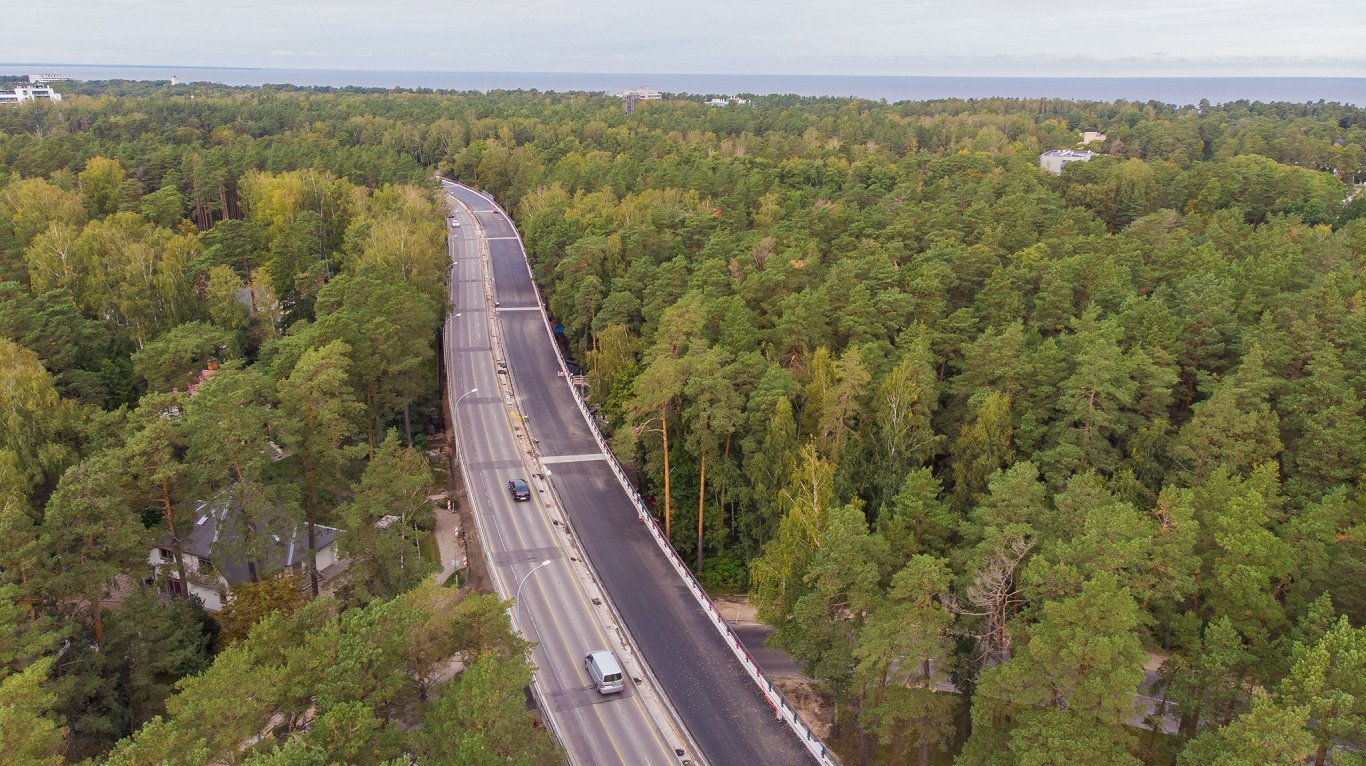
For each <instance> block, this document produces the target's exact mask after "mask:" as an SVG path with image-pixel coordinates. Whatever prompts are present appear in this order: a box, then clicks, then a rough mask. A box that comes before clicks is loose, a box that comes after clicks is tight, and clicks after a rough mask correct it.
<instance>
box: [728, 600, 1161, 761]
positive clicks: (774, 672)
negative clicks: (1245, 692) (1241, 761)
mask: <svg viewBox="0 0 1366 766" xmlns="http://www.w3.org/2000/svg"><path fill="white" fill-rule="evenodd" d="M713 600H714V601H715V602H716V606H717V608H718V609H720V610H721V614H722V615H724V616H725V618H726V621H727V622H729V623H730V625H731V629H732V630H734V631H735V633H736V635H738V636H739V637H740V640H742V641H744V642H745V648H746V649H748V650H749V653H750V655H751V656H752V657H754V659H755V660H756V661H757V662H758V663H759V666H760V667H762V668H763V669H764V672H765V673H767V674H768V675H769V677H771V678H772V679H773V681H774V683H776V684H777V685H778V688H779V689H781V690H782V692H783V696H785V697H787V699H788V701H789V702H791V703H792V705H793V706H794V707H796V708H797V709H798V710H799V711H801V714H802V717H803V718H804V719H805V720H806V721H807V722H808V723H809V724H811V727H812V728H813V729H815V730H816V732H817V733H818V734H820V736H821V737H822V738H825V737H827V736H828V735H829V733H830V727H831V724H832V722H833V719H834V711H833V709H832V708H831V706H830V704H829V700H827V699H825V698H823V697H822V696H821V695H820V694H818V693H817V692H816V691H815V689H814V688H813V686H812V683H811V680H810V679H809V678H807V677H806V676H805V675H803V674H802V668H801V665H800V664H799V663H798V662H797V661H796V660H794V659H792V657H791V656H790V655H788V654H787V653H786V652H784V651H782V650H781V649H775V648H773V647H770V646H768V645H767V644H766V643H765V639H767V638H768V634H769V633H772V632H773V626H771V625H767V624H765V623H762V622H759V621H758V620H757V619H756V618H755V609H754V607H753V606H752V605H750V603H749V598H748V597H747V596H714V597H713ZM1166 659H1167V657H1166V656H1165V655H1163V654H1159V653H1155V652H1149V653H1148V659H1147V661H1146V662H1144V664H1143V676H1144V678H1143V683H1142V685H1141V686H1140V687H1139V690H1138V694H1137V698H1136V699H1135V707H1136V708H1137V710H1136V712H1135V714H1134V716H1133V717H1132V718H1131V719H1130V721H1129V725H1130V726H1133V727H1134V728H1138V729H1148V728H1149V724H1148V723H1146V719H1148V718H1149V717H1150V716H1152V715H1154V714H1155V713H1156V712H1157V710H1158V708H1159V707H1161V705H1162V697H1161V695H1160V694H1156V693H1155V689H1154V686H1155V685H1156V684H1157V682H1158V671H1159V670H1160V669H1161V667H1162V663H1163V662H1165V661H1166ZM941 691H946V692H955V691H956V690H955V689H954V688H953V686H952V685H951V684H948V683H945V684H943V685H942V686H941ZM1164 713H1165V715H1164V716H1163V719H1162V722H1161V728H1162V732H1163V733H1165V734H1174V733H1176V731H1177V729H1178V728H1179V726H1180V722H1181V720H1180V713H1179V711H1178V710H1177V709H1176V706H1175V705H1173V704H1172V703H1170V702H1168V703H1166V708H1165V710H1164Z"/></svg>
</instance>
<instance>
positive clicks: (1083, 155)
mask: <svg viewBox="0 0 1366 766" xmlns="http://www.w3.org/2000/svg"><path fill="white" fill-rule="evenodd" d="M1094 156H1096V153H1095V152H1090V151H1079V150H1077V149H1054V150H1052V151H1047V152H1044V153H1043V154H1040V155H1039V167H1041V168H1043V169H1044V170H1045V171H1047V172H1049V173H1052V174H1053V175H1055V176H1060V175H1062V169H1063V166H1064V165H1066V164H1067V163H1069V162H1089V161H1090V160H1091V158H1092V157H1094Z"/></svg>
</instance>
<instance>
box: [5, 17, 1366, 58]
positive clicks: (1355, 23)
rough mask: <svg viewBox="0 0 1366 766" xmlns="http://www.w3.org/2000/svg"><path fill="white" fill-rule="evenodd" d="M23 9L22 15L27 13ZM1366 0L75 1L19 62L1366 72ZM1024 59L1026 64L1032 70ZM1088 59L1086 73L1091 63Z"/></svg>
mask: <svg viewBox="0 0 1366 766" xmlns="http://www.w3.org/2000/svg"><path fill="white" fill-rule="evenodd" d="M5 4H11V5H14V6H16V7H15V8H12V9H10V11H11V12H10V13H7V14H5V15H6V17H8V18H14V17H15V16H16V14H19V13H20V12H21V9H20V8H19V7H18V3H17V0H0V11H4V10H5V8H4V5H5ZM1363 32H1366V3H1361V2H1357V1H1356V0H1347V1H1344V0H1293V1H1292V0H1198V1H1195V2H1192V1H1191V0H1129V1H1128V2H1126V3H1122V4H1098V3H1095V2H1094V1H1093V0H953V1H952V2H949V1H947V0H862V2H860V3H858V4H856V5H839V4H833V3H831V2H829V0H783V1H782V2H777V1H770V2H755V1H754V0H750V1H749V2H736V0H690V1H689V2H687V3H679V2H676V1H674V0H669V1H668V2H665V1H664V0H577V1H574V0H500V2H496V3H490V2H474V0H446V2H441V3H433V2H430V0H386V2H384V3H373V2H372V1H371V0H329V2H325V3H324V2H321V0H286V1H285V2H279V0H239V1H238V2H237V3H235V4H233V5H231V6H224V5H223V4H222V3H221V2H220V1H219V0H213V1H212V2H211V1H210V0H176V1H175V2H172V1H171V0H137V1H136V2H135V1H134V0H64V3H63V23H62V24H60V25H48V26H42V25H35V26H31V27H29V28H26V30H25V34H24V35H21V36H12V37H10V38H7V39H6V43H5V50H4V53H3V54H0V55H3V56H4V57H5V58H7V59H10V60H12V61H24V60H27V61H65V62H72V63H90V64H100V63H108V64H162V63H181V64H185V65H206V66H269V65H272V64H275V63H278V62H279V61H281V60H282V59H288V60H289V61H290V62H291V65H297V66H302V67H307V66H316V67H340V68H346V67H373V68H383V69H405V68H418V67H422V66H430V65H431V64H432V62H434V61H440V62H443V63H444V65H446V66H449V68H451V69H457V70H458V69H462V68H464V69H476V68H477V69H489V68H492V69H497V70H519V69H520V70H533V69H534V70H545V71H567V70H580V71H582V70H584V69H589V70H594V69H596V70H600V71H622V70H623V69H628V68H631V69H635V70H637V71H655V72H661V71H674V72H702V71H705V72H777V73H782V72H789V73H830V74H887V75H908V74H994V75H1012V74H1032V75H1056V76H1068V75H1072V76H1075V75H1077V74H1079V73H1124V74H1130V75H1145V74H1151V75H1157V74H1161V75H1173V74H1185V75H1209V74H1216V73H1217V74H1229V73H1239V70H1240V68H1243V69H1245V70H1246V71H1247V73H1248V74H1253V73H1256V74H1259V75H1268V74H1285V75H1304V74H1336V75H1339V76H1356V77H1361V76H1366V65H1364V64H1363V63H1362V56H1361V54H1360V53H1359V50H1360V39H1361V37H1362V34H1363ZM1021 66H1023V67H1025V68H1026V69H1025V70H1020V69H1017V67H1021ZM1079 66H1080V67H1085V69H1084V70H1083V71H1082V72H1079V71H1078V70H1077V69H1076V67H1079Z"/></svg>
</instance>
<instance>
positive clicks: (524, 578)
mask: <svg viewBox="0 0 1366 766" xmlns="http://www.w3.org/2000/svg"><path fill="white" fill-rule="evenodd" d="M549 564H550V559H546V560H545V561H542V562H541V563H539V564H537V565H536V566H534V567H532V568H531V571H529V572H527V573H526V574H524V575H522V580H521V582H519V583H517V591H516V593H514V594H513V596H512V600H513V602H514V603H515V605H516V606H515V608H516V609H518V610H520V609H521V608H522V586H523V585H526V581H527V578H529V577H531V576H532V575H534V574H536V570H538V569H540V568H541V567H544V566H548V565H549Z"/></svg>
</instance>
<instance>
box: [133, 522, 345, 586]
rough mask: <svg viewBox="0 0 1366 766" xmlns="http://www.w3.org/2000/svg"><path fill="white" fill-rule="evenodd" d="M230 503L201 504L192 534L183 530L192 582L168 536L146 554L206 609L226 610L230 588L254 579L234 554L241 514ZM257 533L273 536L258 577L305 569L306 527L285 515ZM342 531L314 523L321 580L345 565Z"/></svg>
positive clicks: (167, 580)
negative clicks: (180, 567)
mask: <svg viewBox="0 0 1366 766" xmlns="http://www.w3.org/2000/svg"><path fill="white" fill-rule="evenodd" d="M230 507H231V506H230V503H229V502H228V501H227V500H226V498H223V499H220V500H215V501H212V502H208V503H200V504H199V505H198V506H197V507H196V508H195V513H194V519H195V520H194V524H193V526H191V527H190V529H189V532H188V533H186V532H184V531H182V532H181V539H180V544H181V554H182V556H183V557H184V561H185V579H187V580H188V581H189V582H188V583H186V584H182V583H181V582H180V572H179V570H178V569H177V568H176V564H175V554H174V553H173V551H172V542H171V539H170V538H169V537H167V538H165V539H163V540H162V541H161V542H160V543H158V544H157V547H155V548H153V549H152V551H151V553H150V554H149V555H148V557H147V561H148V563H150V564H151V565H152V570H153V577H154V579H155V580H157V581H158V582H161V583H163V584H164V585H165V587H166V588H167V589H168V590H171V591H173V592H176V593H186V592H188V593H190V594H193V595H195V596H198V597H199V600H200V601H202V602H204V608H205V609H208V610H209V611H212V612H218V611H221V610H222V609H223V603H224V600H225V598H226V597H227V593H228V588H229V587H231V586H233V585H236V584H237V583H241V582H246V581H248V580H250V579H251V571H250V569H249V568H248V566H247V562H246V561H245V560H244V559H242V558H240V557H234V554H233V553H232V549H233V548H234V547H235V546H234V545H233V544H234V543H235V542H236V541H237V537H238V534H237V523H236V515H235V514H229V513H228V509H229V508H230ZM257 532H258V533H259V534H263V535H269V537H270V539H269V542H267V543H266V550H265V554H264V555H263V556H262V557H261V559H260V560H258V561H256V562H255V564H256V574H257V577H260V578H265V577H274V576H275V575H277V574H279V573H280V572H282V571H284V570H285V569H292V570H295V571H298V572H303V571H305V566H306V564H305V562H306V561H307V551H308V527H307V526H306V525H304V524H302V523H296V522H292V521H288V520H286V519H284V518H283V516H281V518H280V520H279V522H278V523H276V524H273V525H271V528H269V529H262V528H258V529H257ZM339 532H340V530H337V529H334V528H332V527H325V526H322V525H320V524H319V525H314V540H315V543H316V545H317V562H318V576H319V578H320V579H321V580H324V581H326V580H328V579H330V578H331V577H332V576H334V575H336V574H338V573H340V571H341V570H342V569H344V568H345V566H344V563H345V562H341V561H338V559H337V535H338V534H339Z"/></svg>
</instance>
